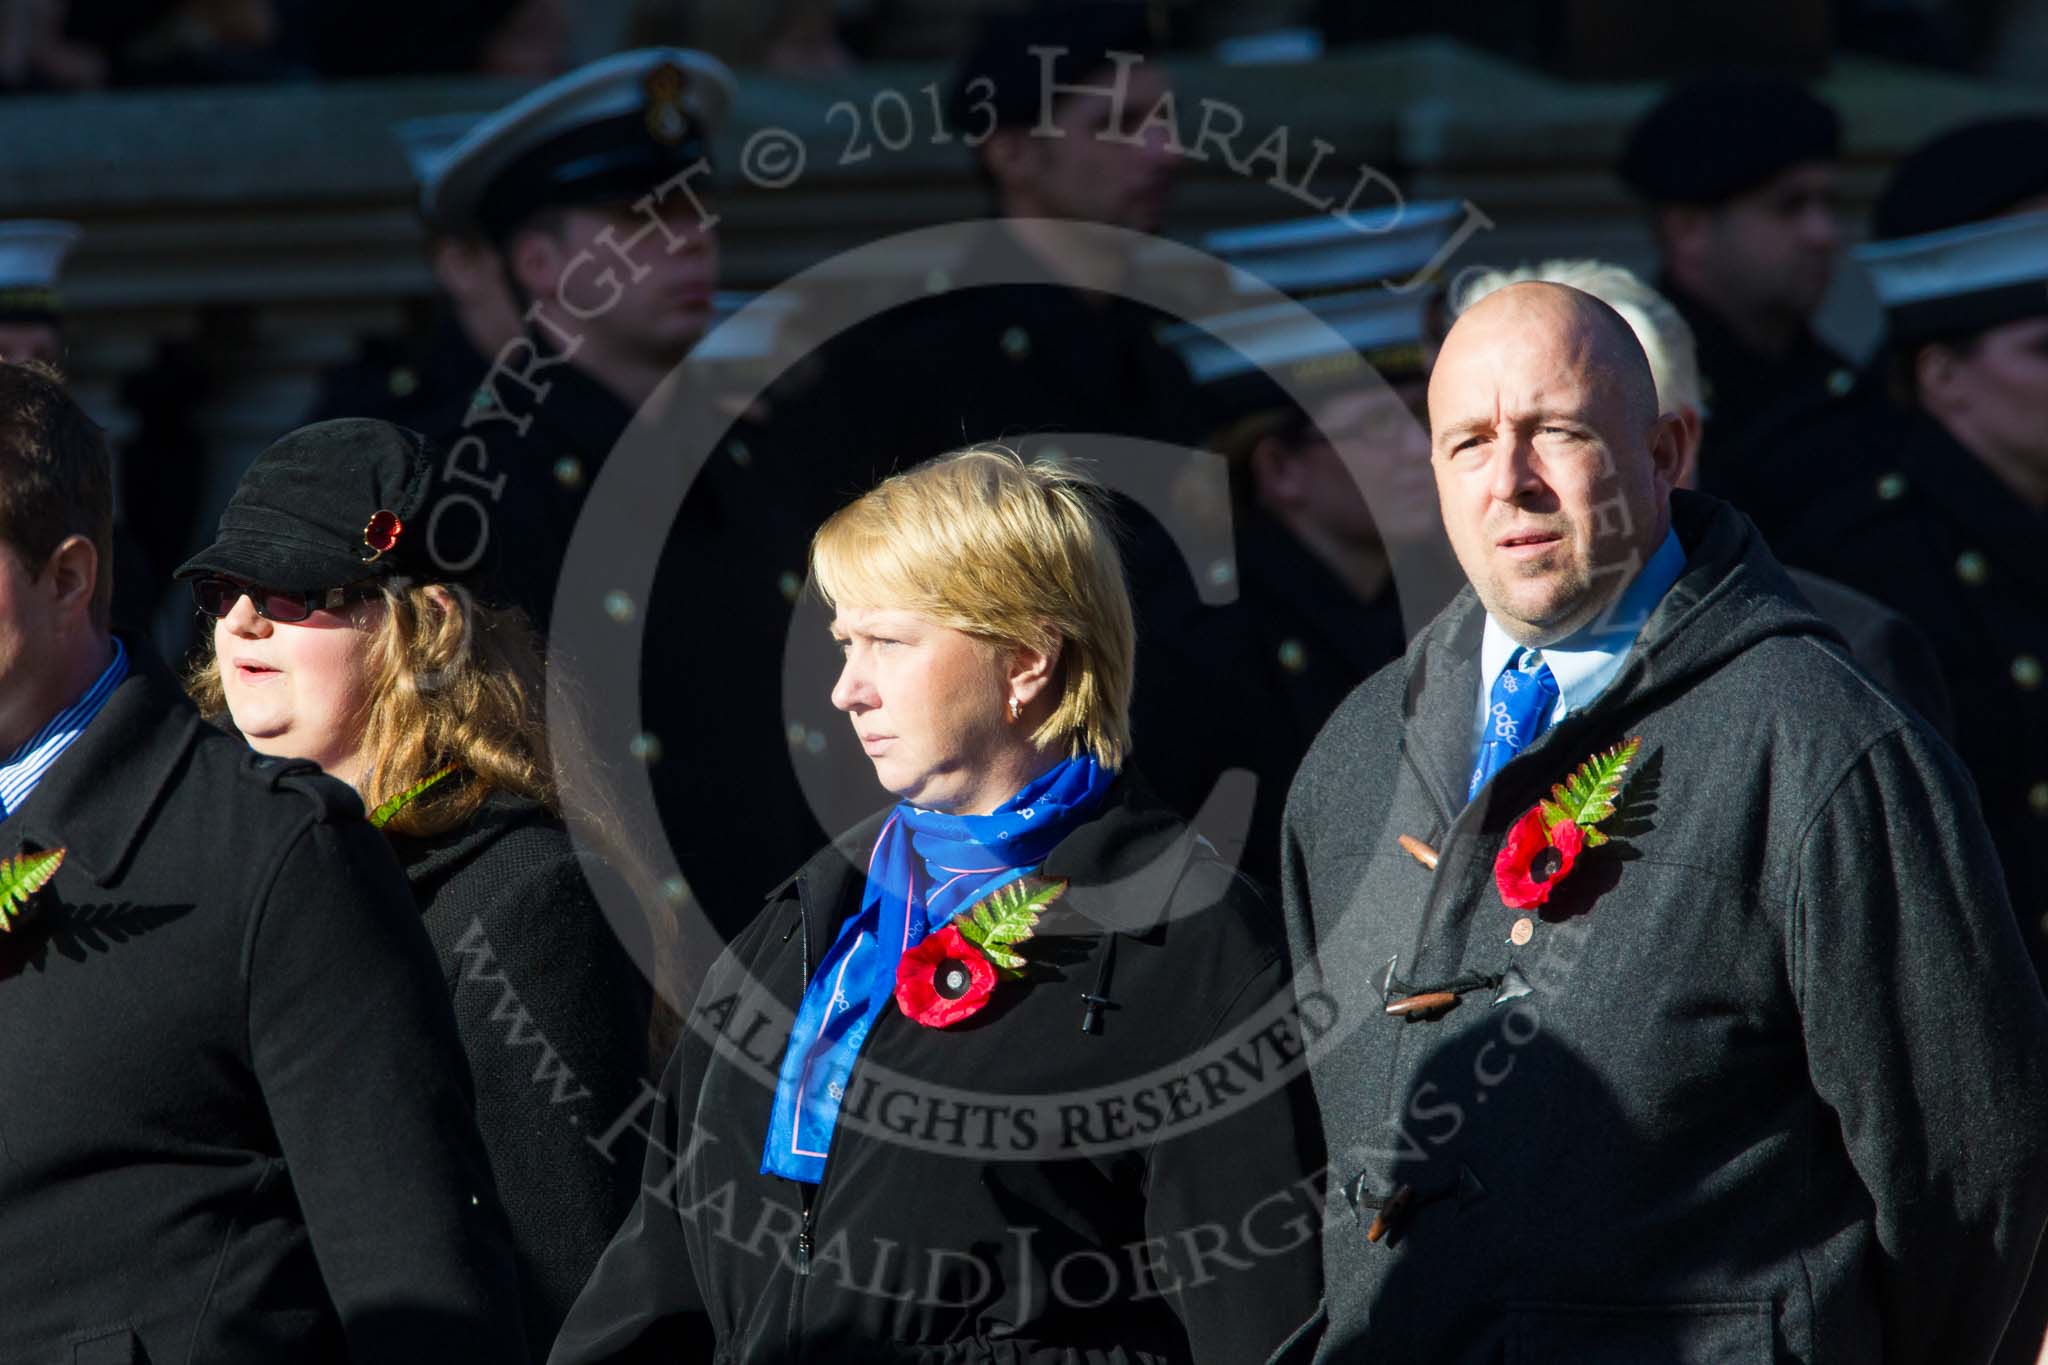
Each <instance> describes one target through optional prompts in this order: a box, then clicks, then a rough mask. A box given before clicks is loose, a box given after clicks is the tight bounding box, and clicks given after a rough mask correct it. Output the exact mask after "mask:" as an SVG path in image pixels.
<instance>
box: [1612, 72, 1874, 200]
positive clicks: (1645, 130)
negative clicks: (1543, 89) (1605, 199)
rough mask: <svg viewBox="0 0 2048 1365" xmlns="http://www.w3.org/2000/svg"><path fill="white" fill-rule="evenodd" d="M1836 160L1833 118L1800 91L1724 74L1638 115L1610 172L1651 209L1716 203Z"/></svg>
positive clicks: (1838, 133) (1838, 123) (1838, 142)
mask: <svg viewBox="0 0 2048 1365" xmlns="http://www.w3.org/2000/svg"><path fill="white" fill-rule="evenodd" d="M1841 154H1842V120H1841V118H1840V117H1839V116H1838V115H1837V114H1836V113H1835V111H1834V109H1833V108H1831V107H1830V106H1828V105H1827V104H1825V103H1823V102H1822V101H1821V100H1819V99H1816V98H1815V97H1814V96H1813V95H1811V94H1809V93H1808V92H1807V91H1806V90H1805V89H1804V88H1802V87H1800V86H1798V85H1795V84H1793V83H1791V82H1790V81H1782V80H1775V79H1772V78H1770V77H1767V76H1751V75H1726V76H1715V77H1710V78H1708V79H1706V80H1701V81H1696V82H1694V83H1692V84H1690V85H1686V86H1683V87H1681V88H1679V89H1677V90H1674V91H1672V92H1671V93H1670V94H1668V95H1666V96H1665V97H1664V98H1663V99H1662V100H1661V101H1659V102H1658V104H1657V105H1656V106H1655V107H1654V108H1652V109H1651V110H1650V112H1649V113H1647V114H1645V115H1643V117H1642V118H1641V119H1639V120H1638V121H1637V122H1636V125H1635V127H1634V128H1633V129H1631V130H1630V131H1629V135H1628V141H1627V143H1626V144H1625V145H1624V147H1623V149H1622V153H1621V163H1620V165H1619V166H1618V167H1617V168H1616V173H1617V174H1618V175H1620V177H1621V179H1622V181H1623V182H1624V183H1626V184H1627V185H1628V187H1629V188H1630V189H1632V190H1634V191H1635V192H1636V193H1637V194H1639V195H1641V196H1642V197H1643V198H1644V199H1647V200H1649V201H1650V202H1651V203H1653V204H1719V203H1723V202H1725V201H1727V200H1729V199H1732V198H1734V197H1735V196H1736V195H1738V194H1741V193H1742V192H1743V191H1745V190H1751V189H1755V188H1756V187H1757V186H1758V185H1761V184H1763V183H1764V182H1765V181H1767V180H1769V179H1771V177H1773V176H1775V175H1778V174H1780V173H1781V172H1783V171H1786V170H1789V169H1790V168H1792V167H1793V166H1796V165H1799V164H1800V163H1801V162H1805V161H1833V160H1835V159H1836V158H1838V157H1840V156H1841Z"/></svg>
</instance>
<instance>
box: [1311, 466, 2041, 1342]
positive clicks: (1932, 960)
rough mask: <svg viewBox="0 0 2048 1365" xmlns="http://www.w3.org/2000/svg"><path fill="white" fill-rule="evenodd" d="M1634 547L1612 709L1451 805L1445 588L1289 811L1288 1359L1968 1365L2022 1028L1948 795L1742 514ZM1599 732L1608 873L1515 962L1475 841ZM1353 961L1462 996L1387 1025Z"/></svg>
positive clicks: (2007, 1295) (1681, 512) (1996, 1285)
mask: <svg viewBox="0 0 2048 1365" xmlns="http://www.w3.org/2000/svg"><path fill="white" fill-rule="evenodd" d="M1672 513H1673V521H1674V524H1675V526H1676V528H1677V531H1678V534H1679V538H1680V540H1681V542H1682V543H1683V545H1684V547H1685V550H1686V556H1687V563H1686V568H1685V570H1684V572H1683V574H1682V576H1681V577H1680V579H1679V581H1678V582H1677V584H1676V585H1675V586H1674V587H1673V588H1672V589H1671V591H1670V592H1669V593H1668V594H1667V595H1666V597H1665V598H1664V600H1663V601H1662V603H1661V604H1660V605H1659V606H1658V607H1657V609H1656V611H1655V612H1654V613H1653V614H1652V616H1651V617H1650V618H1649V620H1648V622H1647V623H1646V625H1645V626H1644V628H1643V631H1642V633H1641V635H1640V636H1639V637H1638V639H1637V642H1636V645H1635V647H1634V648H1633V650H1632V651H1631V652H1630V654H1629V656H1628V658H1627V660H1626V662H1625V664H1624V666H1623V669H1622V671H1621V673H1620V675H1619V676H1618V677H1617V678H1616V679H1615V680H1614V682H1613V683H1612V684H1611V685H1610V686H1609V687H1608V688H1607V690H1606V691H1605V692H1604V693H1603V694H1602V695H1601V697H1600V698H1599V699H1598V700H1597V701H1596V702H1595V703H1594V704H1592V705H1591V706H1589V707H1586V708H1584V709H1583V710H1580V711H1577V712H1575V713H1573V714H1570V715H1568V716H1566V717H1564V718H1563V719H1562V720H1560V721H1559V722H1558V723H1557V724H1556V725H1554V726H1553V727H1552V728H1551V729H1550V730H1549V731H1547V732H1545V733H1544V734H1543V735H1542V736H1541V737H1540V738H1539V739H1538V740H1537V741H1536V742H1535V743H1534V744H1533V745H1531V746H1530V748H1529V749H1528V750H1526V751H1525V752H1524V753H1522V754H1521V755H1519V756H1518V757H1517V758H1516V759H1515V760H1514V761H1513V762H1512V763H1510V764H1509V765H1508V766H1507V767H1506V768H1504V769H1502V770H1501V771H1500V772H1499V773H1498V774H1497V775H1496V776H1495V777H1494V779H1493V780H1492V782H1490V783H1489V784H1488V786H1487V787H1486V788H1485V789H1483V790H1482V791H1481V792H1480V793H1479V795H1478V798H1477V799H1476V800H1475V801H1473V802H1472V803H1471V804H1469V805H1468V804H1467V803H1466V800H1465V792H1466V783H1467V779H1468V774H1469V772H1470V769H1471V765H1472V759H1473V730H1474V726H1475V722H1476V720H1477V708H1478V698H1479V690H1478V689H1479V677H1478V671H1479V670H1478V649H1479V640H1480V633H1481V626H1482V624H1483V620H1484V617H1483V613H1482V611H1481V609H1480V607H1479V606H1478V604H1477V602H1476V600H1475V599H1474V597H1473V595H1472V593H1471V591H1470V589H1467V590H1466V591H1465V592H1464V593H1462V594H1461V595H1460V596H1459V597H1458V598H1457V599H1456V600H1455V601H1454V602H1452V604H1451V605H1450V606H1449V607H1447V608H1446V609H1445V611H1444V613H1443V614H1442V615H1441V616H1439V617H1438V618H1437V620H1436V621H1435V622H1433V623H1432V624H1431V625H1430V626H1429V628H1428V629H1427V630H1425V631H1424V632H1423V633H1422V634H1420V635H1419V636H1418V637H1417V638H1416V639H1415V641H1414V642H1413V643H1412V644H1411V646H1410V647H1409V650H1408V653H1407V655H1406V657H1405V658H1404V659H1403V660H1402V661H1400V662H1398V663H1396V664H1394V665H1392V666H1390V667H1389V668H1387V669H1385V670H1383V671H1382V672H1380V673H1379V674H1377V675H1375V676H1374V677H1373V678H1372V679H1371V680H1369V681H1368V682H1367V683H1365V684H1364V685H1363V686H1362V687H1360V688H1359V689H1358V690H1357V691H1356V692H1355V693H1353V694H1352V696H1351V697H1350V698H1349V699H1348V700H1347V701H1346V702H1345V704H1344V705H1343V707H1342V708H1341V709H1340V710H1339V711H1338V712H1337V714H1336V716H1335V717H1334V718H1333V719H1332V720H1331V722H1330V724H1329V726H1328V727H1327V728H1326V729H1325V730H1324V731H1323V733H1322V735H1321V736H1320V737H1319V738H1318V739H1317V741H1316V744H1315V747H1314V749H1313V750H1312V751H1311V753H1310V755H1309V757H1308V759H1307V761H1306V762H1305V763H1304V765H1303V767H1302V770H1301V772H1300V774H1299V776H1298V778H1297V780H1296V782H1295V785H1294V788H1293V791H1292V793H1291V794H1290V797H1289V802H1288V811H1287V816H1286V822H1285V834H1284V845H1283V849H1282V876H1283V883H1284V902H1285V911H1286V917H1287V921H1288V930H1289V935H1290V940H1291V950H1292V952H1293V954H1294V957H1295V962H1296V970H1297V990H1298V992H1299V993H1300V994H1301V995H1302V997H1303V999H1304V1000H1307V999H1310V998H1312V997H1319V999H1318V1006H1317V1007H1318V1008H1319V1010H1320V1011H1321V1012H1322V1013H1324V1014H1325V1015H1330V1016H1334V1017H1335V1020H1336V1022H1335V1024H1334V1025H1333V1027H1332V1028H1331V1029H1330V1030H1329V1032H1328V1033H1327V1034H1326V1035H1325V1037H1324V1039H1323V1045H1322V1047H1321V1048H1320V1050H1319V1052H1318V1053H1317V1054H1315V1055H1313V1056H1312V1058H1311V1063H1312V1076H1313V1080H1314V1086H1315V1091H1316V1097H1317V1101H1318V1103H1319V1105H1320V1108H1321V1111H1322V1115H1323V1122H1324V1129H1325V1136H1326V1138H1327V1141H1328V1147H1329V1152H1330V1162H1331V1167H1330V1180H1331V1194H1330V1205H1329V1209H1328V1215H1327V1217H1326V1219H1325V1224H1324V1242H1323V1246H1324V1271H1325V1279H1326V1290H1325V1319H1326V1321H1325V1323H1324V1327H1323V1330H1322V1333H1321V1337H1320V1344H1319V1346H1318V1347H1317V1349H1316V1358H1317V1359H1318V1360H1326V1361H1348V1360H1363V1359H1373V1360H1382V1361H1411V1360H1412V1361H1423V1360H1427V1361H1430V1362H1433V1365H1458V1363H1461V1362H1473V1363H1475V1365H1476V1363H1477V1362H1499V1361H1507V1362H1511V1363H1512V1365H1534V1363H1536V1362H1553V1361H1554V1362H1571V1365H1603V1363H1606V1362H1624V1361H1626V1362H1639V1361H1657V1362H1660V1363H1661V1365H1682V1363H1685V1362H1708V1361H1712V1362H1715V1365H1746V1363H1747V1362H1766V1361H1803V1362H1813V1363H1814V1365H1823V1363H1828V1365H1832V1363H1833V1362H1843V1363H1844V1365H1846V1363H1847V1362H1872V1361H1879V1360H1882V1361H1884V1362H1887V1365H1922V1363H1925V1365H1933V1362H1943V1365H1967V1363H1968V1362H1977V1361H1982V1360H1984V1359H1985V1358H1986V1357H1987V1356H1988V1355H1989V1354H1990V1353H1991V1351H1992V1350H1993V1348H1994V1345H1995V1344H1996V1342H1997V1341H1998V1338H1999V1335H2000V1332H2001V1330H2002V1328H2003V1325H2004V1323H2005V1322H2006V1319H2007V1316H2008V1314H2009V1313H2010V1312H2011V1310H2012V1306H2013V1302H2014V1300H2015V1298H2016V1297H2017V1295H2018V1294H2019V1291H2020V1287H2021V1284H2022V1281H2023V1280H2024V1278H2025V1276H2026V1274H2027V1270H2028V1266H2029V1264H2030V1263H2031V1261H2032V1258H2033V1255H2034V1251H2035V1247H2036V1244H2037V1242H2038V1241H2039V1238H2040V1233H2041V1229H2042V1225H2043V1221H2044V1218H2048V1156H2044V1142H2048V1005H2044V1002H2043V999H2042V995H2041V991H2040V988H2039V986H2038V985H2037V984H2036V982H2035V980H2034V976H2033V972H2032V969H2031V967H2030V965H2029V963H2028V961H2027V956H2026V953H2025V951H2024V949H2023V948H2022V946H2021V943H2020V939H2019V935H2018V933H2017V932H2016V929H2015V925H2014V921H2013V915H2012V911H2011V909H2010V908H2009V906H2008V905H2007V903H2006V899H2005V894H2004V890H2003V886H2002V882H2001V879H2000V876H1999V869H1998V865H1997V863H1996V861H1995V855H1994V854H1993V852H1992V849H1991V845H1990V843H1989V840H1988V838H1987V836H1986V834H1985V832H1984V826H1983V821H1982V817H1981V815H1980V814H1979V810H1978V805H1977V800H1976V797H1975V795H1974V793H1973V790H1972V788H1971V785H1970V781H1969V778H1968V777H1967V776H1966V775H1965V774H1964V772H1963V770H1962V769H1961V767H1960V766H1959V765H1958V763H1957V761H1956V759H1955V757H1954V755H1953V754H1952V753H1950V752H1949V750H1948V749H1947V748H1946V747H1945V746H1944V745H1943V744H1942V743H1941V742H1940V741H1939V740H1938V739H1937V738H1936V737H1935V736H1934V735H1933V734H1932V732H1931V731H1930V730H1929V729H1928V728H1927V727H1926V725H1925V724H1924V723H1923V722H1922V721H1921V720H1919V719H1918V718H1917V717H1916V716H1914V715H1913V714H1911V713H1910V712H1908V711H1907V710H1905V709H1904V708H1902V707H1900V706H1898V705H1896V704H1895V703H1893V702H1892V701H1891V700H1890V699H1889V698H1888V697H1887V696H1886V695H1885V694H1884V693H1882V692H1880V691H1878V690H1876V689H1875V688H1874V687H1873V686H1872V684H1871V683H1870V681H1869V680H1868V678H1867V676H1866V675H1865V674H1864V673H1862V672H1861V671H1860V670H1859V669H1858V668H1857V667H1856V666H1855V665H1854V664H1853V663H1851V662H1850V661H1849V658H1848V655H1847V653H1846V652H1845V651H1844V649H1843V648H1842V646H1841V644H1840V642H1839V640H1838V639H1837V638H1836V637H1835V636H1834V635H1833V634H1832V633H1831V632H1829V631H1828V629H1827V628H1826V627H1825V626H1823V625H1822V624H1821V623H1820V622H1819V621H1818V620H1817V619H1816V618H1815V617H1813V615H1812V614H1811V612H1810V611H1809V610H1808V609H1807V608H1806V607H1805V605H1804V604H1803V603H1802V602H1801V601H1800V600H1799V599H1798V598H1797V597H1796V595H1795V594H1794V592H1793V590H1792V588H1791V587H1790V585H1789V583H1788V581H1787V579H1786V577H1785V575H1784V572H1783V570H1782V569H1781V568H1780V567H1779V566H1778V564H1777V562H1776V561H1775V560H1774V559H1772V558H1771V556H1770V554H1769V552H1768V551H1767V550H1766V549H1765V548H1764V546H1763V543H1762V540H1761V539H1760V537H1759V536H1758V535H1757V533H1756V530H1755V528H1754V527H1753V526H1752V525H1751V524H1750V523H1749V521H1748V520H1747V519H1746V518H1745V517H1743V516H1742V515H1740V514H1739V513H1737V512H1735V511H1734V510H1733V509H1732V508H1729V507H1727V506H1726V505H1725V504H1722V503H1720V502H1717V501H1714V500H1712V499H1708V498H1704V497H1700V496H1697V495H1687V494H1678V495H1674V497H1673V500H1672ZM1631 736H1640V737H1641V740H1642V749H1641V754H1640V757H1639V759H1638V761H1637V764H1636V766H1635V768H1634V770H1633V772H1632V773H1631V775H1630V777H1629V779H1628V782H1627V785H1626V786H1625V788H1624V789H1623V793H1622V797H1621V802H1620V806H1619V809H1618V810H1617V811H1616V812H1615V814H1614V816H1613V817H1612V818H1611V819H1609V820H1608V821H1607V822H1606V823H1605V824H1604V825H1603V826H1602V827H1601V828H1602V829H1603V831H1604V832H1606V833H1608V834H1609V835H1610V836H1611V841H1610V842H1608V843H1607V844H1605V845H1604V846H1601V847H1598V848H1592V849H1588V850H1587V851H1586V852H1585V853H1584V854H1582V855H1581V856H1580V859H1579V861H1578V862H1577V864H1576V866H1575V867H1573V868H1572V870H1571V871H1570V873H1569V875H1567V876H1566V877H1564V878H1562V879H1560V880H1559V881H1558V882H1557V883H1556V885H1555V887H1554V890H1553V894H1552V896H1551V899H1550V902H1549V903H1548V904H1547V905H1546V906H1544V907H1543V908H1542V910H1541V912H1540V913H1539V914H1537V915H1535V916H1534V918H1533V923H1532V924H1531V926H1530V929H1531V930H1532V931H1533V932H1531V933H1530V935H1529V938H1528V942H1527V943H1526V945H1523V946H1517V945H1515V944H1514V943H1513V942H1512V937H1514V936H1518V935H1516V934H1515V933H1514V925H1515V921H1516V920H1517V919H1518V918H1520V917H1521V916H1522V915H1523V914H1525V913H1527V912H1523V911H1517V910H1511V909H1509V908H1508V907H1507V906H1506V905H1505V904H1504V903H1503V900H1502V897H1501V894H1500V892H1499V890H1498V888H1497V885H1496V879H1495V866H1494V864H1495V858H1496V854H1497V852H1498V851H1499V850H1500V849H1501V847H1502V844H1503V839H1504V836H1505V834H1506V832H1507V830H1508V827H1509V826H1510V825H1511V824H1512V823H1513V822H1514V821H1515V819H1516V818H1517V817H1518V816H1520V815H1522V814H1523V813H1524V812H1525V811H1527V810H1529V809H1530V808H1531V807H1532V806H1533V805H1534V804H1535V803H1536V801H1537V800H1538V799H1539V798H1540V797H1541V796H1543V795H1544V794H1545V793H1546V792H1547V791H1548V789H1549V788H1550V786H1551V784H1553V783H1556V782H1559V781H1562V780H1563V779H1564V778H1565V776H1566V775H1567V774H1568V773H1569V772H1570V771H1571V770H1572V769H1574V768H1575V767H1576V766H1577V765H1578V764H1579V763H1580V762H1581V761H1582V760H1584V759H1585V758H1587V757H1588V756H1589V755H1591V754H1593V753H1594V752H1595V751H1596V750H1602V749H1605V748H1607V747H1608V746H1611V745H1614V744H1617V743H1620V742H1622V741H1624V740H1626V739H1628V738H1629V737H1631ZM1404 834H1405V835H1409V836H1412V837H1413V838H1414V839H1417V840H1421V841H1423V842H1424V843H1426V844H1428V845H1429V846H1430V847H1431V848H1433V849H1434V850H1436V851H1437V852H1438V853H1439V854H1440V857H1441V861H1440V863H1439V865H1438V866H1437V868H1436V870H1435V871H1434V872H1432V871H1430V870H1429V869H1428V868H1426V867H1425V866H1424V865H1423V863H1422V861H1421V860H1420V859H1418V858H1416V857H1413V856H1411V855H1410V854H1409V853H1407V852H1405V851H1403V849H1402V848H1401V847H1399V846H1398V845H1397V839H1398V837H1399V836H1401V835H1404ZM1390 961H1391V962H1392V963H1393V971H1392V976H1393V981H1392V983H1391V984H1389V985H1388V986H1387V987H1386V991H1385V996H1387V997H1392V998H1395V999H1399V998H1401V997H1402V996H1404V995H1405V994H1412V993H1415V992H1419V991H1426V990H1432V989H1435V988H1441V987H1449V988H1451V989H1452V990H1454V991H1455V990H1458V989H1461V988H1462V989H1464V990H1465V993H1464V994H1461V995H1459V996H1458V997H1457V1003H1456V1004H1455V1005H1454V1006H1452V1007H1450V1008H1449V1009H1447V1010H1443V1011H1440V1012H1437V1013H1433V1014H1422V1015H1418V1016H1402V1017H1397V1016H1392V1015H1389V1014H1388V1013H1387V1012H1386V1011H1385V1008H1384V1005H1383V1003H1382V1002H1383V994H1382V989H1381V983H1382V981H1383V979H1384V977H1385V975H1386V973H1387V969H1388V964H1389V962H1390ZM1494 977H1500V978H1501V980H1500V981H1499V983H1498V984H1495V983H1494V982H1493V980H1492V978H1494ZM1460 978H1463V979H1462V980H1461V979H1460ZM1403 1187H1406V1189H1407V1191H1408V1193H1407V1194H1406V1195H1405V1196H1402V1197H1401V1198H1399V1199H1396V1198H1395V1196H1396V1195H1397V1194H1399V1192H1400V1191H1401V1190H1402V1188H1403ZM1390 1203H1391V1204H1393V1205H1394V1207H1391V1208H1386V1207H1384V1206H1386V1205H1388V1204H1390ZM1376 1217H1384V1219H1385V1221H1386V1224H1387V1227H1386V1228H1385V1229H1383V1231H1384V1233H1385V1235H1383V1236H1382V1237H1380V1238H1379V1239H1378V1240H1376V1241H1375V1240H1368V1229H1369V1228H1370V1226H1371V1223H1372V1222H1373V1220H1374V1219H1375V1218H1376Z"/></svg>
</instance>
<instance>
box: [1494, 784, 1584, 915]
mask: <svg viewBox="0 0 2048 1365" xmlns="http://www.w3.org/2000/svg"><path fill="white" fill-rule="evenodd" d="M1585 846H1586V831H1585V830H1583V829H1581V828H1579V826H1578V824H1577V823H1576V822H1574V821H1571V820H1560V821H1559V822H1558V823H1557V824H1556V825H1554V826H1551V827H1550V828H1548V829H1546V828H1545V827H1544V822H1543V808H1542V807H1540V806H1538V807H1535V808H1534V809H1532V810H1530V812H1529V813H1528V814H1527V815H1524V816H1523V817H1522V818H1521V819H1519V820H1517V821H1515V823H1514V825H1513V827H1512V828H1510V829H1509V830H1508V841H1507V842H1506V843H1505V844H1503V845H1501V850H1500V853H1499V855H1498V856H1496V857H1495V858H1494V860H1493V879H1494V881H1495V882H1496V883H1498V884H1499V886H1500V898H1501V899H1502V900H1504V901H1506V902H1507V903H1508V904H1509V905H1511V906H1513V907H1514V908H1515V909H1517V910H1533V909H1535V908H1536V907H1537V906H1539V905H1541V904H1543V902H1545V901H1547V900H1549V899H1550V893H1551V891H1552V890H1553V889H1554V888H1555V887H1556V886H1557V884H1558V883H1559V882H1561V881H1563V880H1564V879H1565V877H1566V876H1567V875H1569V874H1570V872H1571V870H1572V864H1574V863H1576V862H1577V861H1578V860H1579V852H1580V850H1582V849H1584V848H1585Z"/></svg>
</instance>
